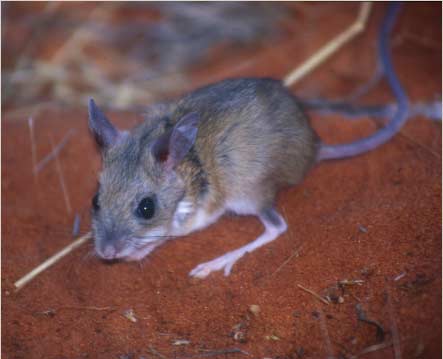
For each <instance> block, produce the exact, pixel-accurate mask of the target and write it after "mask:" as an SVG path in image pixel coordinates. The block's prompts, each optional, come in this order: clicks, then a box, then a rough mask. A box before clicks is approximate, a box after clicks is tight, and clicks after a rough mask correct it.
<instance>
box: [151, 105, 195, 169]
mask: <svg viewBox="0 0 443 359" xmlns="http://www.w3.org/2000/svg"><path fill="white" fill-rule="evenodd" d="M199 123H200V116H199V115H198V114H197V113H195V112H191V113H188V114H186V115H184V116H183V117H182V118H181V119H180V120H179V121H178V122H177V123H176V124H175V126H174V128H173V129H172V130H169V131H166V132H165V133H164V134H163V135H161V136H160V137H159V138H158V139H157V140H156V141H155V142H154V143H153V144H152V146H151V153H152V155H153V156H154V158H155V159H156V160H157V161H158V162H159V163H163V164H164V166H165V168H166V169H172V168H174V167H175V166H177V165H178V164H179V163H180V162H181V161H182V160H183V158H184V157H185V156H186V155H187V154H188V153H189V151H190V150H191V148H192V146H193V145H194V143H195V140H196V139H197V131H198V125H199Z"/></svg>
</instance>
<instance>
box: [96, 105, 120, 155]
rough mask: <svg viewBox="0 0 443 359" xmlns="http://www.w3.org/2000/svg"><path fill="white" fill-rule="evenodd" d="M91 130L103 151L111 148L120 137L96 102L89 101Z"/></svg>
mask: <svg viewBox="0 0 443 359" xmlns="http://www.w3.org/2000/svg"><path fill="white" fill-rule="evenodd" d="M88 112H89V128H90V129H91V131H92V133H93V134H94V136H95V139H96V140H97V143H98V144H99V146H100V147H101V148H102V149H106V148H109V147H111V146H112V145H113V144H114V143H115V142H116V141H117V138H118V137H119V134H120V133H119V131H118V130H117V129H116V128H115V127H114V126H113V125H112V123H111V122H110V121H109V120H108V119H107V118H106V116H105V114H104V113H103V112H102V111H101V110H100V109H99V108H98V107H97V105H96V104H95V102H94V100H93V99H92V98H91V99H90V100H89V106H88Z"/></svg>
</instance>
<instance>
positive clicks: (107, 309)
mask: <svg viewBox="0 0 443 359" xmlns="http://www.w3.org/2000/svg"><path fill="white" fill-rule="evenodd" d="M60 309H76V310H95V311H99V312H101V311H116V310H117V308H113V307H94V306H80V307H76V306H63V307H60V308H58V310H60Z"/></svg>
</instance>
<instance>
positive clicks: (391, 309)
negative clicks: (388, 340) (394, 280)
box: [386, 288, 401, 359]
mask: <svg viewBox="0 0 443 359" xmlns="http://www.w3.org/2000/svg"><path fill="white" fill-rule="evenodd" d="M386 297H387V298H386V299H387V302H388V303H387V304H388V312H389V319H390V321H391V334H392V343H393V345H394V357H395V359H401V347H400V335H399V333H398V327H397V321H396V320H395V315H394V306H393V304H392V298H391V295H390V292H389V289H388V288H386Z"/></svg>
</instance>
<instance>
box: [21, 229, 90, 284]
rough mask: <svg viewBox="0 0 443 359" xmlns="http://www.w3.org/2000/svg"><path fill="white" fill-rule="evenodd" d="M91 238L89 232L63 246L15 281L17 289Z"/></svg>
mask: <svg viewBox="0 0 443 359" xmlns="http://www.w3.org/2000/svg"><path fill="white" fill-rule="evenodd" d="M91 238H92V234H91V232H88V233H86V234H85V235H83V236H81V237H80V238H78V239H77V240H75V241H74V242H72V243H71V244H69V245H68V246H66V247H65V248H63V249H62V250H61V251H60V252H58V253H56V254H54V255H53V256H52V257H50V258H48V259H47V260H46V261H44V262H43V263H42V264H40V265H39V266H37V267H36V268H34V269H33V270H32V271H31V272H29V273H28V274H26V275H25V276H24V277H22V278H20V279H19V280H18V281H16V282H15V283H14V286H15V288H16V291H18V290H20V289H22V288H23V287H24V286H25V285H26V284H27V283H29V282H30V281H31V280H33V279H34V278H35V277H36V276H37V275H39V274H40V273H41V272H43V271H44V270H45V269H48V268H49V267H50V266H52V265H53V264H55V263H57V262H58V261H59V260H60V259H61V258H63V257H64V256H66V255H67V254H69V253H70V252H72V251H73V250H74V249H76V248H77V247H80V246H81V245H82V244H83V243H85V242H87V241H88V240H89V239H91Z"/></svg>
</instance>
